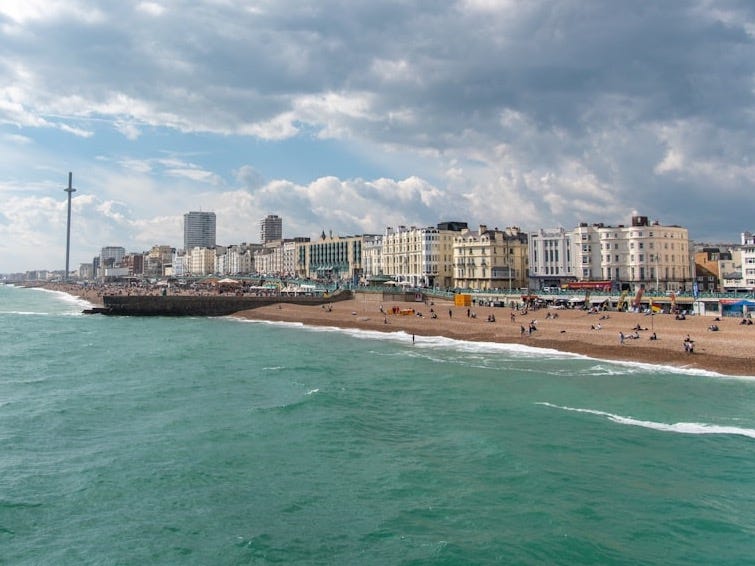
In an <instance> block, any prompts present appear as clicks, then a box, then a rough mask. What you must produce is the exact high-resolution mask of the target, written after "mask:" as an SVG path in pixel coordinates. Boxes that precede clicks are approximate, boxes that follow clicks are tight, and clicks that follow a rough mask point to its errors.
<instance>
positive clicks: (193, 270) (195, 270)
mask: <svg viewBox="0 0 755 566" xmlns="http://www.w3.org/2000/svg"><path fill="white" fill-rule="evenodd" d="M186 258H187V260H188V267H189V273H190V274H191V275H210V274H212V273H215V248H191V251H190V252H189V253H188V254H186Z"/></svg>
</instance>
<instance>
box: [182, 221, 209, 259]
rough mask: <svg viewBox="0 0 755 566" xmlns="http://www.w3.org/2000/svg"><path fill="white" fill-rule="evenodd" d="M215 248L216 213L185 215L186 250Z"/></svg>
mask: <svg viewBox="0 0 755 566" xmlns="http://www.w3.org/2000/svg"><path fill="white" fill-rule="evenodd" d="M214 247H215V213H214V212H187V213H186V214H184V250H186V251H187V252H188V251H190V250H191V249H192V248H214Z"/></svg>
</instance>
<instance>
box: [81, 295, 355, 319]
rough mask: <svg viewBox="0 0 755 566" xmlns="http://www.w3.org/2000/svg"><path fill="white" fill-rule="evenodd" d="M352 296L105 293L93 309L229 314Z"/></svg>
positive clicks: (118, 312) (130, 312) (132, 313)
mask: <svg viewBox="0 0 755 566" xmlns="http://www.w3.org/2000/svg"><path fill="white" fill-rule="evenodd" d="M351 298H352V293H351V291H339V292H337V293H333V294H332V295H327V296H308V295H299V296H283V295H275V296H236V295H105V296H103V297H102V302H103V307H102V308H96V309H90V310H91V312H94V313H97V314H105V315H114V316H227V315H231V314H234V313H237V312H240V311H245V310H249V309H255V308H258V307H262V306H268V305H275V304H278V303H289V304H295V305H310V306H312V305H315V306H316V305H326V304H329V303H333V302H338V301H343V300H348V299H351Z"/></svg>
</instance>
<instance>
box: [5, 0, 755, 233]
mask: <svg viewBox="0 0 755 566" xmlns="http://www.w3.org/2000/svg"><path fill="white" fill-rule="evenodd" d="M6 4H7V5H6ZM754 22H755V5H753V4H752V3H747V2H738V1H735V0H728V1H727V0H724V1H721V2H716V3H715V4H713V3H710V2H708V1H707V0H697V1H695V0H692V1H690V2H661V3H654V4H648V3H633V2H624V3H621V2H611V3H585V2H583V1H581V0H555V1H548V2H545V1H538V0H533V1H531V2H515V1H513V0H441V1H440V2H436V3H434V4H433V5H432V7H428V6H425V5H423V4H421V3H420V4H413V3H391V4H386V3H347V4H344V3H342V2H333V1H329V0H323V1H322V2H317V3H305V4H302V3H299V2H292V1H290V0H281V1H277V2H260V3H256V4H255V5H254V6H250V5H249V4H248V2H242V1H241V0H223V1H217V0H214V1H213V0H193V1H191V2H190V1H189V0H176V1H175V2H170V3H163V2H159V1H143V2H138V3H131V4H129V3H120V4H119V3H109V2H104V1H93V2H86V3H84V2H82V1H80V0H70V1H69V0H67V1H65V2H63V1H62V0H52V1H50V0H48V1H45V2H43V1H42V0H30V1H29V2H24V3H19V2H11V3H5V4H2V5H0V33H2V34H3V42H2V43H1V44H0V56H1V57H0V85H3V86H2V87H0V133H1V134H2V137H0V164H2V166H3V167H2V170H3V171H5V172H6V173H4V174H5V175H6V178H5V179H0V186H3V187H11V186H13V185H14V183H15V184H16V185H17V186H25V187H29V186H34V187H41V186H52V185H54V184H55V183H56V182H57V180H56V179H54V178H53V177H54V175H58V176H59V175H60V173H59V172H60V171H67V170H71V169H76V170H81V171H86V177H88V178H89V179H91V182H92V184H93V185H92V187H91V188H92V189H95V188H96V191H94V190H92V191H91V192H96V194H97V195H98V198H99V199H100V200H101V203H104V202H109V201H112V202H122V203H124V204H126V205H127V206H128V209H129V210H130V212H128V213H127V212H125V211H121V213H122V214H123V218H124V220H123V222H121V223H118V222H115V220H114V219H113V218H108V220H107V222H108V223H107V225H108V226H112V228H113V232H112V234H113V237H115V235H116V233H117V232H116V230H118V229H122V230H124V233H123V238H124V239H126V238H127V237H128V238H132V234H133V233H137V232H138V229H142V228H143V229H145V230H146V231H147V233H148V234H150V235H151V236H153V237H158V236H161V235H162V234H161V233H160V231H159V226H158V225H157V224H159V223H157V224H152V221H151V220H150V219H151V218H180V215H181V214H182V213H183V211H185V210H188V209H193V208H197V206H198V204H202V205H203V206H204V207H205V208H210V207H213V206H216V205H217V206H218V207H219V209H221V210H223V211H227V213H228V218H233V221H232V222H234V223H238V224H234V225H233V226H229V227H227V228H224V230H227V234H228V237H229V238H230V237H231V236H236V235H238V236H239V237H242V236H243V237H245V238H247V239H248V238H250V237H251V236H252V235H253V234H251V233H250V231H249V228H248V225H249V222H250V219H249V218H248V217H246V216H245V215H247V214H248V215H251V218H252V220H251V221H252V222H257V218H258V217H262V216H264V214H267V213H268V212H274V213H278V214H281V215H282V216H284V221H285V222H286V226H289V227H290V228H291V230H292V232H289V233H295V232H293V230H294V229H298V230H301V231H302V232H303V233H304V234H306V233H308V232H307V231H310V232H315V233H319V231H320V230H322V229H323V228H331V227H332V228H333V229H334V230H339V229H340V230H344V231H346V232H352V233H355V232H358V231H376V232H381V231H382V229H383V227H384V225H395V224H399V223H405V224H433V223H436V222H437V221H440V220H442V219H448V218H452V217H453V218H454V219H458V220H466V221H468V222H469V223H470V224H472V225H474V224H477V223H486V224H489V225H499V226H505V225H519V226H520V227H522V228H524V229H536V228H539V227H548V226H565V227H569V226H573V225H575V224H576V223H577V222H580V221H588V222H592V221H596V222H606V223H621V222H626V221H627V216H628V211H631V210H633V209H638V210H639V211H640V213H641V214H646V215H648V216H650V217H652V218H660V219H662V220H664V221H666V222H669V223H676V224H682V225H687V226H689V228H690V230H691V233H692V235H693V237H694V238H697V239H712V238H717V239H720V240H726V239H729V240H736V239H738V233H739V232H740V231H742V230H746V229H751V228H752V227H751V226H748V224H749V223H750V222H751V219H750V218H749V215H748V212H747V211H749V210H751V209H752V207H753V205H755V196H754V195H753V191H752V186H753V176H754V173H753V167H754V165H753V163H752V155H754V154H755V151H754V150H755V141H754V140H753V138H752V135H751V132H752V131H753V126H755V124H754V122H755V99H754V97H755V93H754V89H753V78H754V77H755V49H754V41H755V33H754V30H755V24H754ZM60 46H65V49H62V48H60ZM13 136H17V137H13ZM22 146H23V148H24V149H23V150H21V149H19V148H20V147H22ZM166 156H170V157H169V159H166ZM170 159H173V160H174V161H170ZM286 164H288V165H289V166H288V167H286ZM352 164H353V166H352ZM360 167H361V168H363V169H365V170H367V171H369V172H362V171H360ZM344 172H345V173H344ZM19 179H21V180H22V182H20V183H18V182H16V181H17V180H19ZM268 179H272V180H268ZM95 183H96V187H95V186H94V184H95ZM56 190H57V189H56ZM4 192H12V191H11V189H6V190H5V191H4ZM16 194H17V195H18V194H21V193H20V192H19V193H16ZM59 197H60V195H58V196H57V197H56V198H59ZM724 197H725V201H724ZM731 202H736V203H737V206H736V207H735V208H736V209H737V210H736V211H732V210H731V208H732V207H731ZM234 207H235V208H234ZM328 207H331V208H332V209H333V210H329V209H328ZM701 210H705V211H706V214H705V215H701V214H700V211H701ZM93 211H96V208H95V209H93ZM328 223H329V224H332V226H323V225H322V224H328ZM11 224H12V225H15V226H17V228H18V229H19V230H23V225H18V224H14V223H13V222H11ZM169 224H170V223H169ZM23 233H24V234H26V233H27V232H23ZM93 234H94V233H93ZM104 234H109V232H107V231H105V232H104ZM165 236H166V237H167V235H165Z"/></svg>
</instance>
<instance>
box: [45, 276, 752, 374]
mask: <svg viewBox="0 0 755 566" xmlns="http://www.w3.org/2000/svg"><path fill="white" fill-rule="evenodd" d="M45 288H47V289H49V290H55V291H61V292H64V293H67V294H69V295H74V296H77V297H79V298H81V299H84V300H86V301H89V302H90V303H92V304H93V305H102V293H101V292H98V291H95V290H91V289H89V290H87V289H81V288H76V287H75V286H68V285H47V286H45ZM433 301H434V303H433V304H432V305H431V304H429V302H428V303H427V304H426V303H422V302H406V301H393V300H390V299H389V298H386V299H385V300H384V299H383V297H382V296H381V295H379V294H368V293H357V295H356V297H355V298H352V299H349V300H345V301H341V302H334V303H331V304H329V305H328V306H327V308H326V307H325V305H320V306H308V305H294V304H290V303H277V304H274V305H269V306H261V307H257V308H255V309H252V310H245V311H239V312H237V313H235V314H233V315H231V316H234V317H237V318H242V319H246V320H259V321H271V322H292V323H301V324H304V325H306V326H319V327H323V326H325V327H335V328H340V329H360V330H370V331H378V332H400V331H403V332H405V333H406V334H407V335H408V336H409V338H410V337H411V336H412V335H415V336H437V337H445V338H451V339H454V340H460V341H466V342H491V343H500V344H520V345H525V346H531V347H535V348H545V349H551V350H557V351H560V352H565V353H570V354H577V355H582V356H586V357H589V358H592V359H596V360H606V361H615V362H634V363H645V364H651V365H655V366H667V367H672V368H678V369H692V370H704V371H708V372H714V373H717V374H720V375H721V376H733V377H737V376H738V377H755V325H749V326H748V325H741V324H740V323H741V321H742V319H741V318H729V317H725V318H721V320H715V319H714V318H713V317H700V316H690V317H687V319H686V320H676V319H675V318H674V316H673V315H668V314H657V315H653V316H649V315H644V314H638V313H631V312H629V313H628V312H615V311H607V312H604V313H596V314H589V313H588V312H587V311H584V310H572V309H549V308H542V309H538V310H530V311H529V312H527V313H526V314H521V313H518V312H516V311H512V310H511V309H510V308H508V307H480V306H474V307H471V308H470V309H469V314H470V316H467V311H468V309H467V307H459V306H454V304H453V302H451V301H446V300H433ZM394 307H395V308H396V309H397V310H398V311H401V310H403V311H407V310H409V309H414V311H415V314H411V315H409V314H393V313H392V312H391V311H392V310H393V308H394ZM381 308H382V309H383V311H384V313H381ZM430 309H433V311H435V313H436V316H437V318H432V317H431V311H430ZM417 313H421V315H422V316H418V315H417ZM472 313H474V314H475V315H476V316H475V317H472V316H471V315H472ZM512 313H513V314H514V317H513V319H512ZM490 315H493V316H494V317H495V322H489V321H488V317H489V316H490ZM604 317H605V318H604ZM533 321H534V324H535V327H536V328H537V330H535V331H534V332H532V333H531V334H529V333H527V332H525V333H524V334H522V331H521V329H522V327H525V329H526V328H528V327H529V324H530V323H531V322H533ZM711 324H715V325H717V326H718V328H719V330H718V331H711V330H709V326H710V325H711ZM598 326H599V328H600V329H594V328H596V327H598ZM637 326H639V327H640V328H641V330H639V331H638V332H637V334H638V336H639V338H636V339H632V338H629V336H630V335H631V334H632V333H633V329H634V328H635V327H637ZM619 332H623V333H624V335H625V336H626V337H627V338H625V340H624V341H623V344H622V343H621V341H620V337H619ZM652 332H655V333H656V335H657V338H658V339H657V340H650V335H651V334H652ZM686 336H689V337H690V338H691V339H692V340H693V342H694V346H695V347H694V353H691V354H690V353H687V352H685V349H684V345H683V341H684V339H685V337H686Z"/></svg>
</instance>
